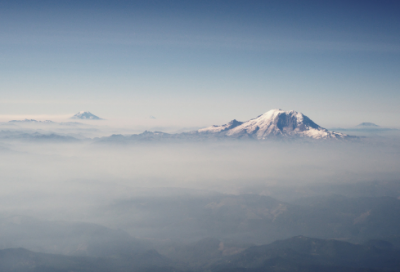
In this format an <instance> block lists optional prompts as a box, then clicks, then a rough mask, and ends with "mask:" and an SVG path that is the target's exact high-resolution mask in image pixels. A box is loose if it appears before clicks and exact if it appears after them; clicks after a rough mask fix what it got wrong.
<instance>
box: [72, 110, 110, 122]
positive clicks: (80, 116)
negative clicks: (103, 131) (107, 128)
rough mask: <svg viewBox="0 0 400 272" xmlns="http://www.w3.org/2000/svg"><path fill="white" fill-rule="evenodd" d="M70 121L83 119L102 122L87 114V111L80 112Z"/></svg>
mask: <svg viewBox="0 0 400 272" xmlns="http://www.w3.org/2000/svg"><path fill="white" fill-rule="evenodd" d="M71 119H83V120H103V119H102V118H100V117H98V116H96V115H94V114H92V113H90V112H88V111H80V112H78V113H77V114H75V115H74V116H72V117H71Z"/></svg>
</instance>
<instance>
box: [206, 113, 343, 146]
mask: <svg viewBox="0 0 400 272" xmlns="http://www.w3.org/2000/svg"><path fill="white" fill-rule="evenodd" d="M198 132H199V133H219V134H224V135H225V136H228V137H236V138H255V139H258V140H265V139H267V138H273V137H306V138H313V139H338V138H346V137H348V136H347V135H346V134H343V133H337V132H331V131H328V130H327V129H325V128H322V127H320V126H319V125H317V124H316V123H314V122H313V121H312V120H311V119H310V118H308V117H307V116H305V115H304V114H302V113H300V112H297V111H284V110H281V109H274V110H270V111H268V112H266V113H264V114H262V115H260V116H258V117H257V118H254V119H251V120H249V121H247V122H238V121H236V120H233V121H231V122H230V123H228V124H225V125H222V126H212V127H208V128H204V129H200V130H198Z"/></svg>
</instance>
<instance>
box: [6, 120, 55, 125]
mask: <svg viewBox="0 0 400 272" xmlns="http://www.w3.org/2000/svg"><path fill="white" fill-rule="evenodd" d="M8 122H9V123H46V124H50V123H54V122H53V121H51V120H45V121H38V120H35V119H24V120H11V121H8Z"/></svg>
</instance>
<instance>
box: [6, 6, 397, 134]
mask: <svg viewBox="0 0 400 272" xmlns="http://www.w3.org/2000/svg"><path fill="white" fill-rule="evenodd" d="M399 75H400V3H399V2H398V1H382V0H381V1H368V0H363V1H338V0H335V1H289V0H288V1H234V0H230V1H207V0H205V1H62V0H61V1H40V0H39V1H18V0H16V1H0V95H1V96H0V120H7V119H8V120H9V119H23V118H32V117H33V118H39V119H51V120H57V118H58V119H62V118H67V117H68V116H72V115H73V114H75V113H77V112H79V111H82V110H85V111H90V112H92V113H94V114H96V115H98V116H100V117H102V118H105V119H107V120H111V121H115V122H117V121H119V122H125V123H126V124H129V125H137V126H145V127H150V128H151V127H163V126H164V127H168V126H173V127H177V128H185V127H187V128H190V127H203V126H209V125H213V124H223V123H227V122H228V121H230V120H232V119H238V120H240V121H245V120H248V119H250V118H254V117H256V116H258V115H260V114H262V113H264V112H266V111H268V110H270V109H275V108H281V109H284V110H296V111H299V112H302V113H304V114H306V115H307V116H308V117H310V118H311V119H312V120H314V121H315V122H316V123H317V124H319V125H321V126H324V127H346V126H347V127H350V126H354V125H357V124H359V123H361V122H374V123H376V124H378V125H382V126H389V127H400V121H399V120H400V107H398V104H399V101H400V88H399V86H400V76H399ZM153 117H154V118H153Z"/></svg>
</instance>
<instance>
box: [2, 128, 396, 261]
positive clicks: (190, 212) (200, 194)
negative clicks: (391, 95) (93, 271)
mask: <svg viewBox="0 0 400 272" xmlns="http://www.w3.org/2000/svg"><path fill="white" fill-rule="evenodd" d="M24 129H25V130H23V131H24V133H28V134H29V133H32V132H29V131H28V132H27V130H26V128H24ZM10 131H11V132H10ZM21 131H22V130H21ZM82 131H83V130H77V131H76V135H80V136H81V137H75V138H77V139H78V140H68V139H67V140H65V139H64V138H62V139H56V140H54V141H53V140H51V141H47V140H43V139H42V140H40V139H39V138H29V137H28V138H27V137H22V138H21V137H15V138H13V136H10V135H17V134H18V133H17V132H18V130H3V131H2V135H3V136H4V135H6V136H7V135H8V136H7V137H6V136H4V137H3V136H2V138H1V142H0V147H1V149H0V160H1V164H0V175H1V179H0V182H1V188H2V189H1V191H0V207H1V208H0V215H1V217H0V221H1V222H3V223H2V224H3V227H0V233H3V234H4V235H6V236H7V237H17V238H15V239H14V240H12V239H11V238H10V239H8V240H4V239H3V240H1V239H0V247H1V248H6V247H17V246H21V247H25V248H28V249H31V250H35V249H36V250H38V251H43V252H50V253H63V254H76V252H78V251H77V250H78V249H77V248H78V247H79V245H80V244H79V242H77V243H76V244H73V243H72V242H71V243H72V245H70V244H68V245H65V243H64V242H65V239H67V238H65V239H64V238H62V237H63V236H62V235H61V238H60V237H58V236H57V235H56V234H54V235H55V236H57V237H58V238H57V239H58V240H57V239H55V238H54V237H55V236H54V237H53V238H54V239H55V240H54V239H53V238H52V239H53V240H51V239H50V238H48V239H50V240H51V241H50V240H49V242H45V241H48V239H47V238H45V239H44V238H43V237H47V236H46V235H45V234H43V233H42V234H41V235H42V236H40V235H39V236H38V234H37V233H36V232H35V233H33V234H29V233H30V232H29V231H27V229H29V230H30V231H31V229H32V224H34V225H35V226H36V227H37V226H42V227H43V226H47V227H49V226H50V225H51V227H49V228H50V229H52V231H53V232H54V231H55V230H54V229H59V231H60V233H64V231H65V228H66V229H68V227H67V226H68V225H62V226H63V227H62V228H61V227H60V226H59V225H57V224H59V223H55V222H60V220H61V221H62V222H85V223H93V224H98V225H101V226H105V227H108V228H111V229H113V230H122V231H125V232H127V233H129V235H131V236H132V237H136V238H140V239H155V240H157V241H164V240H165V239H167V240H168V239H169V240H184V241H185V240H187V241H189V240H190V241H192V240H196V239H201V238H205V237H215V238H218V239H230V240H235V241H236V240H237V241H242V242H243V243H265V242H271V241H274V240H276V239H278V238H289V237H291V236H293V235H296V234H304V235H305V234H307V233H308V234H310V235H311V234H315V235H317V234H316V233H318V231H320V230H321V229H320V228H318V229H317V230H314V229H312V228H310V229H307V231H301V230H299V228H295V227H293V228H294V229H292V230H285V231H283V230H281V228H282V227H281V226H287V225H292V223H288V222H286V221H285V222H283V223H282V222H281V223H279V221H276V220H277V218H286V217H282V216H281V215H282V214H293V216H295V214H301V212H299V211H297V210H296V209H297V208H291V207H292V206H290V205H292V204H290V205H289V204H285V203H295V201H297V199H301V198H304V197H314V196H319V195H332V194H337V195H344V196H346V197H364V196H366V197H379V196H391V197H394V198H397V197H399V196H400V192H399V186H398V177H399V176H400V167H399V161H400V144H399V141H398V139H400V138H399V137H398V136H399V135H397V133H396V132H395V131H391V132H390V134H386V135H385V134H384V133H383V134H379V135H376V134H373V135H372V136H370V137H366V138H360V139H358V140H351V141H322V142H304V141H238V140H234V141H218V140H210V141H192V142H190V141H181V142H180V141H173V142H163V141H154V142H151V141H150V142H140V141H138V142H132V143H130V144H120V143H104V142H98V141H96V140H93V139H91V138H90V137H89V136H88V134H86V135H85V134H84V133H83V132H82ZM36 132H37V131H36ZM7 133H8V134H7ZM49 133H50V132H49ZM89 134H90V133H89ZM69 135H71V134H69ZM377 184H378V185H377ZM378 187H379V188H378ZM371 188H373V189H371ZM260 197H261V198H260ZM271 197H272V198H271ZM288 205H289V206H288ZM293 205H294V204H293ZM296 205H297V204H296ZM349 205H350V204H349ZM221 207H223V208H224V209H227V210H220V209H221ZM293 207H295V206H293ZM296 207H297V206H296ZM363 209H364V208H363ZM358 212H360V214H361V213H362V212H364V213H365V212H366V211H364V210H362V209H361V208H360V211H356V212H354V216H355V217H358V216H360V215H359V214H358ZM236 213H237V214H236ZM16 216H17V217H16ZM287 216H289V215H287ZM307 216H311V217H312V215H310V214H308V215H304V218H307ZM26 218H30V219H29V220H39V221H37V222H39V223H37V222H36V221H29V220H28V219H26ZM27 220H28V221H27ZM235 220H236V221H235ZM251 220H270V221H268V222H269V223H268V224H275V225H268V224H267V223H265V222H267V221H265V222H264V221H263V222H264V223H263V224H267V225H268V226H270V227H269V230H270V231H269V232H268V231H267V232H266V231H265V229H264V227H262V225H260V229H259V227H256V226H258V225H257V224H258V223H257V224H256V225H253V223H249V222H252V221H251ZM282 220H283V219H282ZM285 220H286V219H285ZM287 220H288V219H287ZM321 220H322V219H321ZM352 220H353V219H352ZM1 222H0V223H1ZM32 222H36V223H32ZM40 222H41V223H40ZM43 222H47V223H43ZM51 222H53V223H51ZM274 222H275V223H274ZM277 222H278V223H277ZM290 222H291V221H290ZM351 222H353V221H351ZM10 224H11V225H10ZM46 224H47V225H46ZM48 224H50V225H48ZM52 224H53V225H52ZM54 224H56V226H55V225H54ZM68 224H69V223H68ZM71 224H72V223H71ZM235 224H236V226H237V229H236V227H235V230H232V229H230V228H231V227H232V226H233V225H235ZM279 224H282V225H279ZM98 225H96V226H98ZM15 226H19V227H18V228H16V227H15ZM24 226H25V227H24ZM74 226H75V225H74ZM202 226H203V227H202ZM42 227H37V228H39V229H41V228H42ZM47 227H43V229H46V228H47ZM75 227H76V226H75ZM60 229H62V230H64V231H62V230H60ZM325 229H329V228H328V227H326V228H325ZM55 232H56V231H55ZM12 233H13V235H14V236H13V235H12ZM18 233H19V234H18ZM21 233H24V235H25V236H24V235H22V236H21ZM27 233H28V234H27ZM56 233H57V232H56ZM335 233H336V232H335ZM343 233H345V232H343ZM343 233H342V234H340V235H342V236H343V237H345V238H346V239H354V240H357V239H362V237H364V236H362V237H361V236H360V237H358V236H357V237H355V236H351V235H350V236H346V235H347V234H343ZM30 235H32V237H31V236H30ZM43 235H44V236H43ZM82 235H83V236H79V237H81V238H79V239H78V238H76V237H75V238H74V239H77V240H79V241H80V239H84V238H82V237H86V236H85V235H86V234H82ZM318 235H319V237H328V238H329V237H333V236H334V235H339V234H337V233H336V234H329V233H328V234H327V233H325V232H324V233H321V234H318ZM318 235H317V236H318ZM6 236H4V237H6ZM21 237H22V238H21ZM343 237H342V238H343ZM43 239H44V240H43ZM68 239H70V238H68ZM93 239H97V238H93ZM110 239H111V238H110ZM118 239H119V238H118ZM124 239H125V238H124ZM72 240H73V239H72ZM72 240H71V241H72ZM57 241H58V242H57ZM60 241H62V242H60ZM68 243H69V242H68ZM54 244H57V246H54ZM61 244H62V245H63V246H61ZM158 250H159V251H160V250H161V251H162V248H158ZM86 253H87V254H89V253H88V251H87V252H86Z"/></svg>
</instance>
